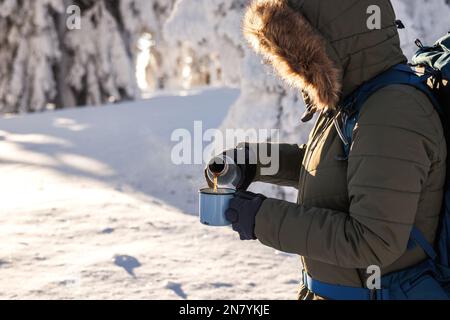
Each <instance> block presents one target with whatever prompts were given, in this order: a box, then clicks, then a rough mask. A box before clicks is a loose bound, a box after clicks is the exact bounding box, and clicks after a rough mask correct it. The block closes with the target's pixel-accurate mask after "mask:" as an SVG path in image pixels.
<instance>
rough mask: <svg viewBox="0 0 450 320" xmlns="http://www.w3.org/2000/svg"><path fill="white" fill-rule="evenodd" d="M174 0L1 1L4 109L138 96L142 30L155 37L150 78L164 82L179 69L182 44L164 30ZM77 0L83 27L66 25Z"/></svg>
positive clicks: (1, 108) (0, 67) (0, 93)
mask: <svg viewBox="0 0 450 320" xmlns="http://www.w3.org/2000/svg"><path fill="white" fill-rule="evenodd" d="M174 1H175V0H40V1H25V0H0V30H2V32H1V33H0V41H1V46H0V112H27V111H38V110H43V109H45V108H47V107H48V106H50V105H51V106H54V107H56V108H63V107H71V106H79V105H98V104H103V103H107V102H115V101H122V100H127V99H133V98H136V97H138V96H139V95H140V91H139V90H138V87H137V85H136V76H135V74H136V62H137V56H138V54H139V53H140V50H139V47H138V43H139V41H138V40H139V39H141V38H142V36H143V35H147V36H148V37H150V38H151V43H152V45H151V46H149V47H148V48H147V49H148V50H152V52H151V53H152V54H151V56H152V57H154V59H153V61H154V63H153V64H152V67H153V68H152V69H151V70H150V72H151V77H152V78H155V79H156V80H155V82H156V83H157V85H155V87H158V88H159V87H163V86H164V85H165V83H168V82H169V81H168V80H167V79H170V78H171V77H175V76H176V73H177V72H181V71H174V70H175V69H176V68H175V63H173V60H174V59H175V58H172V57H176V52H177V50H176V49H173V48H170V46H169V45H168V44H167V43H166V42H165V41H164V39H163V35H162V29H163V27H162V25H163V24H164V22H165V19H167V17H168V16H169V15H170V11H171V9H172V7H173V2H174ZM72 5H76V6H78V7H79V8H80V9H81V10H80V14H81V16H80V19H81V24H80V26H81V29H79V30H78V29H73V30H72V29H69V28H67V25H66V21H67V19H68V18H69V17H70V14H73V12H67V11H66V9H67V8H69V7H70V6H72ZM141 49H142V48H141ZM144 50H145V48H144ZM171 58H172V60H171ZM178 59H180V58H178Z"/></svg>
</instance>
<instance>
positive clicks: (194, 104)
mask: <svg viewBox="0 0 450 320" xmlns="http://www.w3.org/2000/svg"><path fill="white" fill-rule="evenodd" d="M238 95H239V91H237V90H232V89H209V90H201V91H197V92H185V93H183V94H181V95H177V94H172V95H168V94H165V95H159V96H155V97H152V98H150V99H147V100H142V101H138V102H132V103H124V104H119V105H111V106H108V107H100V108H85V109H70V110H66V111H58V112H52V113H45V114H33V115H26V116H19V117H12V118H4V119H0V177H1V178H2V179H1V182H0V193H1V194H2V195H3V197H2V200H1V201H2V203H1V206H0V288H1V289H0V299H44V298H45V299H47V298H48V299H293V298H295V294H296V289H297V285H298V283H299V271H298V270H299V268H300V267H299V261H298V259H297V258H296V257H294V256H290V255H286V254H282V253H279V252H274V250H273V249H269V248H267V247H264V246H262V245H260V244H259V243H257V242H241V241H239V240H238V236H237V234H235V233H234V232H232V230H230V229H229V228H210V227H205V226H202V225H201V224H200V223H199V221H198V218H197V217H196V216H195V212H196V202H197V190H198V188H199V187H201V186H202V184H203V182H202V178H201V176H202V166H201V165H196V166H194V165H191V166H175V165H172V164H171V162H170V150H171V148H172V146H173V142H171V141H170V135H171V132H172V131H173V130H174V129H176V128H186V129H192V128H193V122H194V121H195V120H202V121H203V126H204V129H205V130H206V129H207V128H215V127H219V125H220V124H221V122H222V120H223V119H224V118H225V116H226V114H227V112H228V109H229V106H230V105H231V104H233V102H234V101H235V100H236V99H237V97H238Z"/></svg>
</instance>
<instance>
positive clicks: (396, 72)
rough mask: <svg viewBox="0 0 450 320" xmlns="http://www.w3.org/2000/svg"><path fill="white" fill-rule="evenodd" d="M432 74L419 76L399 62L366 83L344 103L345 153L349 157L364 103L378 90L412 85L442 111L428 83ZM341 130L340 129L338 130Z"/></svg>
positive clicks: (343, 131) (342, 134)
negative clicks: (400, 85)
mask: <svg viewBox="0 0 450 320" xmlns="http://www.w3.org/2000/svg"><path fill="white" fill-rule="evenodd" d="M430 76H431V75H423V76H418V75H417V74H416V73H415V72H414V70H412V69H411V67H409V66H408V65H406V64H398V65H396V66H394V67H392V68H391V69H389V70H388V71H386V72H384V73H382V74H380V75H379V76H377V77H375V78H374V79H372V80H370V81H368V82H366V83H364V84H363V85H362V86H361V87H359V88H358V89H357V90H356V91H355V92H354V93H352V94H351V95H350V96H349V97H347V98H346V99H345V100H344V103H343V108H342V112H343V121H342V122H343V129H342V132H339V134H340V135H341V138H343V142H344V154H345V156H346V157H347V158H348V156H349V154H350V149H351V145H352V140H353V130H354V128H355V126H356V123H357V122H358V118H359V115H360V113H361V109H362V107H363V106H364V103H365V102H366V101H367V100H368V99H369V98H370V97H371V96H372V95H373V94H374V93H375V92H377V91H378V90H380V89H383V88H385V87H388V86H390V85H396V84H403V85H409V86H412V87H414V88H416V89H418V90H420V91H422V92H423V93H425V94H426V95H427V97H428V98H429V99H430V100H431V102H432V103H433V105H434V107H435V108H436V110H437V111H438V112H439V113H442V110H441V107H440V104H439V102H438V100H437V99H436V97H435V96H434V94H433V93H432V92H431V90H430V88H429V87H428V85H427V81H428V79H429V78H430ZM338 131H339V130H338Z"/></svg>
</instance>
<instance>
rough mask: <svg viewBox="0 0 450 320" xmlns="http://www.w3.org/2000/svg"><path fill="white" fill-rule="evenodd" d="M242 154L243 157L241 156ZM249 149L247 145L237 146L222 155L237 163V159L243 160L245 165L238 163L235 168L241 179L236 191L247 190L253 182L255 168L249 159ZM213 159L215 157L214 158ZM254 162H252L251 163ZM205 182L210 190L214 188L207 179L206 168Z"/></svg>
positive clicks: (206, 172)
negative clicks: (239, 172) (237, 169)
mask: <svg viewBox="0 0 450 320" xmlns="http://www.w3.org/2000/svg"><path fill="white" fill-rule="evenodd" d="M242 152H244V156H242ZM250 152H252V151H251V150H250V147H249V146H248V145H247V144H244V145H242V146H239V147H237V148H235V149H231V150H226V151H224V152H223V153H222V155H224V156H225V155H227V156H229V157H230V158H232V159H233V160H234V161H235V162H238V161H237V160H238V159H245V163H238V164H237V166H238V167H239V169H240V171H241V179H240V181H239V182H238V184H237V185H236V190H238V191H240V190H242V191H245V190H247V189H248V187H249V186H250V185H251V184H252V182H253V180H254V179H255V176H256V170H257V166H256V164H251V163H250V162H251V161H250V159H251V158H252V156H251V155H250ZM214 158H215V157H214ZM253 162H254V161H253ZM204 174H205V178H206V182H207V183H208V186H209V187H210V188H213V187H214V184H213V182H212V181H211V180H210V179H209V177H208V168H206V169H205V171H204Z"/></svg>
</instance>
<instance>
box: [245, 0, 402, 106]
mask: <svg viewBox="0 0 450 320" xmlns="http://www.w3.org/2000/svg"><path fill="white" fill-rule="evenodd" d="M373 5H376V6H378V7H379V8H380V9H381V10H380V14H381V29H376V30H370V29H369V27H368V20H369V18H370V17H371V14H368V13H367V12H368V9H369V7H370V6H373ZM395 19H396V18H395V13H394V9H393V7H392V4H391V2H390V1H389V0H338V1H336V0H253V1H251V4H250V5H249V6H248V8H247V12H246V14H245V18H244V22H243V32H244V36H245V38H246V39H247V41H248V42H249V43H250V45H251V46H252V47H253V49H254V50H255V51H256V52H258V53H259V54H261V55H262V56H263V57H264V59H265V60H266V61H267V62H268V63H269V64H271V65H272V66H273V67H274V68H275V69H276V71H277V72H278V74H279V75H280V76H281V77H282V78H283V79H284V80H286V81H287V82H288V83H289V84H290V85H292V86H293V87H296V88H298V89H300V90H302V91H303V92H304V93H306V95H307V97H308V98H309V99H310V100H311V102H312V103H313V105H314V107H315V108H314V109H316V110H317V109H319V110H323V109H332V108H335V107H336V106H337V105H338V103H339V101H340V99H342V98H343V97H345V96H347V95H348V94H350V93H352V92H353V91H354V90H355V89H356V88H358V87H359V86H360V85H361V84H363V83H364V82H365V81H367V80H369V79H371V78H373V77H375V76H376V75H378V74H380V73H382V72H383V71H385V70H387V69H389V68H390V67H392V66H393V65H396V64H398V63H402V62H406V61H407V59H406V58H405V56H404V55H403V52H402V50H401V48H400V39H399V34H398V31H397V26H396V23H395Z"/></svg>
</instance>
